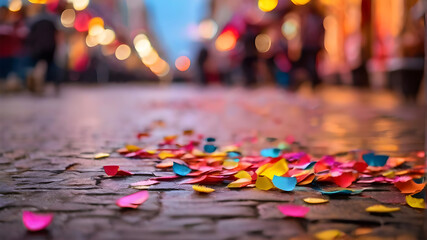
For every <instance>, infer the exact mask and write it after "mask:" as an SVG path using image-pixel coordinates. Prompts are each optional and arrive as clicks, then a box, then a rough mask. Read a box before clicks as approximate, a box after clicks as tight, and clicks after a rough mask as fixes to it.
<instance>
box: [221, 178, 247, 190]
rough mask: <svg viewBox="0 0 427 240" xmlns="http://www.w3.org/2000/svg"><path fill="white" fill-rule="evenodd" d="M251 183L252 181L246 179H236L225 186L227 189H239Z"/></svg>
mask: <svg viewBox="0 0 427 240" xmlns="http://www.w3.org/2000/svg"><path fill="white" fill-rule="evenodd" d="M251 183H252V179H247V178H240V179H237V180H236V181H234V182H231V183H229V184H228V185H227V187H228V188H241V187H245V186H247V185H249V184H251Z"/></svg>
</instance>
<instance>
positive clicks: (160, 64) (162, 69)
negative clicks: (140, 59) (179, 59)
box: [150, 58, 170, 77]
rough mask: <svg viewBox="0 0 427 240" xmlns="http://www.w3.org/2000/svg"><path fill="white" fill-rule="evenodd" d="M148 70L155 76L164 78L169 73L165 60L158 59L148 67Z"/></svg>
mask: <svg viewBox="0 0 427 240" xmlns="http://www.w3.org/2000/svg"><path fill="white" fill-rule="evenodd" d="M150 70H151V71H152V72H153V73H154V74H156V75H157V76H160V77H161V76H165V75H167V74H168V73H169V70H170V67H169V64H168V63H167V62H165V60H163V59H161V58H159V60H157V62H155V63H154V64H153V65H151V66H150Z"/></svg>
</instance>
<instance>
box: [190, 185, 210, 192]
mask: <svg viewBox="0 0 427 240" xmlns="http://www.w3.org/2000/svg"><path fill="white" fill-rule="evenodd" d="M193 190H194V191H196V192H200V193H211V192H214V191H215V189H213V188H210V187H206V186H202V185H193Z"/></svg>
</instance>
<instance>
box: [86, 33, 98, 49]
mask: <svg viewBox="0 0 427 240" xmlns="http://www.w3.org/2000/svg"><path fill="white" fill-rule="evenodd" d="M86 45H87V46H88V47H95V46H96V45H98V41H97V39H96V37H94V36H91V35H87V36H86Z"/></svg>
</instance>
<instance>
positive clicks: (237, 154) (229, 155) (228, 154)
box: [227, 152, 240, 158]
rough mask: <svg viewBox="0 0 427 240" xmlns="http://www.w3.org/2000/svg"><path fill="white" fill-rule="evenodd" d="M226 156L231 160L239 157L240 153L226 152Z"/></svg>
mask: <svg viewBox="0 0 427 240" xmlns="http://www.w3.org/2000/svg"><path fill="white" fill-rule="evenodd" d="M227 156H228V157H231V158H234V157H240V153H239V152H228V153H227Z"/></svg>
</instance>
